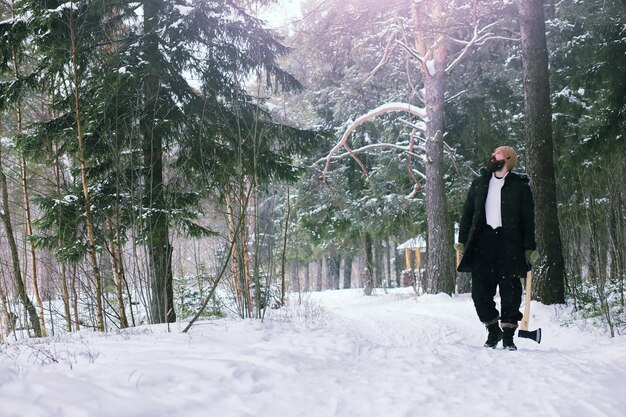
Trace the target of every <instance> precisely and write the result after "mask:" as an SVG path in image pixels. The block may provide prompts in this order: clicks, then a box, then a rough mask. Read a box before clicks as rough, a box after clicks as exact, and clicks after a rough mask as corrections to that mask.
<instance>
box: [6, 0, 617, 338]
mask: <svg viewBox="0 0 626 417" xmlns="http://www.w3.org/2000/svg"><path fill="white" fill-rule="evenodd" d="M276 7H280V5H276V1H274V0H140V1H137V2H126V1H117V0H106V1H105V0H84V1H83V0H76V1H67V2H66V1H51V0H46V1H39V0H34V1H30V0H2V1H1V2H0V13H1V14H2V19H1V22H0V33H1V34H2V37H1V40H0V58H1V61H0V70H1V74H0V111H1V113H0V138H1V142H0V196H1V197H2V199H1V201H0V219H1V220H2V224H1V225H0V253H1V257H0V312H1V320H0V322H1V325H0V339H2V340H3V341H5V342H8V341H11V340H12V341H13V342H15V341H19V340H25V339H30V338H41V337H51V336H55V335H59V334H64V333H71V332H78V331H84V330H89V331H96V332H105V333H106V332H116V331H120V330H121V329H125V328H133V327H137V326H143V325H149V324H159V323H182V324H183V325H182V331H183V332H186V331H187V330H188V329H189V328H190V326H192V324H193V323H194V322H196V321H197V320H198V319H208V318H220V317H240V318H251V319H259V320H262V319H264V317H265V316H266V314H267V312H268V311H269V310H272V309H274V310H276V309H278V310H280V309H281V308H285V305H286V304H287V303H289V302H293V301H289V300H296V301H295V302H297V300H298V297H300V299H301V298H302V294H306V293H311V292H316V291H324V290H339V289H351V288H352V289H359V291H361V293H362V294H364V295H363V297H366V296H371V295H372V294H376V293H381V292H385V291H387V290H390V289H394V288H407V289H410V291H411V292H412V293H413V294H414V295H416V296H422V295H429V294H430V295H435V294H441V293H443V294H448V295H450V296H454V295H457V296H459V295H462V294H467V293H468V292H469V291H470V290H469V288H470V281H469V277H468V276H466V275H467V274H460V273H457V272H456V262H457V256H458V254H456V253H455V250H454V243H455V241H456V237H455V233H456V231H455V225H457V224H458V222H459V218H460V214H461V207H462V204H463V201H464V199H465V196H466V193H467V190H468V187H469V184H470V182H471V181H472V179H473V178H474V177H475V176H476V175H477V172H478V171H479V169H480V168H481V167H482V166H483V165H484V164H485V162H486V160H487V158H488V157H489V155H490V154H491V152H492V151H493V149H494V148H496V147H498V146H500V145H507V146H512V147H513V148H515V149H516V150H517V151H518V154H519V166H518V167H517V168H516V169H517V170H519V171H521V172H526V173H528V174H529V176H530V177H531V180H532V182H531V187H532V189H533V193H534V198H535V210H536V212H535V216H536V227H537V243H538V250H539V254H540V258H539V261H538V263H537V265H536V266H535V268H534V281H533V282H534V287H533V290H534V291H533V299H534V300H536V301H538V302H540V303H542V305H545V306H551V305H564V304H567V305H571V306H573V309H572V311H573V312H575V313H576V314H578V315H579V316H580V317H585V318H592V319H594V320H596V323H598V326H599V327H600V328H601V329H602V333H603V335H604V336H605V337H607V338H610V337H615V336H618V335H621V334H624V331H626V313H624V294H625V290H624V283H625V281H626V264H625V263H626V183H625V182H623V181H622V180H620V175H622V174H620V172H621V173H624V172H625V169H626V147H625V145H624V135H625V133H626V76H625V74H626V3H625V2H624V0H602V1H601V0H578V1H552V0H546V1H540V0H510V1H508V0H506V1H498V0H303V1H302V2H301V4H300V5H299V7H298V15H297V16H295V17H293V18H292V19H291V20H290V21H288V22H285V23H284V24H283V25H279V26H278V27H276V26H271V25H270V24H269V23H268V21H267V17H266V16H267V10H269V9H271V8H276ZM294 297H295V298H294Z"/></svg>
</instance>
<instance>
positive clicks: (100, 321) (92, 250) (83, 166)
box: [69, 12, 104, 331]
mask: <svg viewBox="0 0 626 417" xmlns="http://www.w3.org/2000/svg"><path fill="white" fill-rule="evenodd" d="M69 27H70V42H71V48H72V50H71V52H72V71H73V81H74V117H75V119H76V138H77V139H78V153H79V159H80V175H81V183H82V186H83V197H84V199H85V216H86V222H87V242H88V246H89V257H90V259H91V267H92V269H93V281H94V287H95V291H96V294H95V297H96V321H97V324H96V327H97V328H98V330H100V331H104V313H103V308H102V279H101V277H100V267H99V266H98V256H97V250H96V238H95V236H94V227H93V214H92V212H91V201H90V198H89V187H88V184H87V163H86V161H85V144H84V137H83V127H82V123H81V108H80V88H79V84H78V63H77V62H78V56H77V55H78V50H77V43H76V42H77V39H76V33H75V27H74V22H73V15H72V13H71V12H70V22H69Z"/></svg>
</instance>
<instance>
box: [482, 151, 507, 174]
mask: <svg viewBox="0 0 626 417" xmlns="http://www.w3.org/2000/svg"><path fill="white" fill-rule="evenodd" d="M505 159H506V158H505V157H504V155H503V154H502V152H500V151H494V152H493V153H492V154H491V158H489V161H488V162H487V169H488V170H489V172H501V173H506V172H507V171H508V170H507V168H506V161H505Z"/></svg>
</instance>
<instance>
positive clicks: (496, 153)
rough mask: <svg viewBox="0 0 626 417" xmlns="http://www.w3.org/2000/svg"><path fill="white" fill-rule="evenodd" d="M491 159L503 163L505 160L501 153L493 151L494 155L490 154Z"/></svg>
mask: <svg viewBox="0 0 626 417" xmlns="http://www.w3.org/2000/svg"><path fill="white" fill-rule="evenodd" d="M491 157H492V158H495V160H496V161H504V160H505V159H506V158H505V157H504V155H502V152H500V151H495V152H494V153H492V154H491Z"/></svg>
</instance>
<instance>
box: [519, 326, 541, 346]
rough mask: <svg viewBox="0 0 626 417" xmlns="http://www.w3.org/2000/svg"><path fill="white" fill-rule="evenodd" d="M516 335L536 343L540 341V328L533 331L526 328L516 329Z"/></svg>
mask: <svg viewBox="0 0 626 417" xmlns="http://www.w3.org/2000/svg"><path fill="white" fill-rule="evenodd" d="M517 336H518V337H523V338H524V339H531V340H534V341H535V342H537V343H541V328H539V329H537V330H533V331H528V330H518V332H517Z"/></svg>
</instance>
